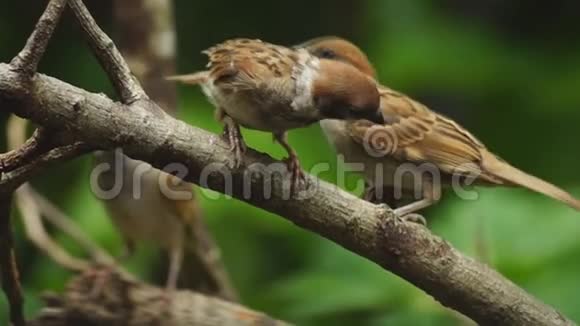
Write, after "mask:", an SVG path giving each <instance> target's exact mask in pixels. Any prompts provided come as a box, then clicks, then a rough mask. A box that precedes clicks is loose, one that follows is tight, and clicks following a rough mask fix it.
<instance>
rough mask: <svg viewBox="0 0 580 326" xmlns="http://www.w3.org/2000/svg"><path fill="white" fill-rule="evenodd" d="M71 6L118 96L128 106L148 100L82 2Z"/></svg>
mask: <svg viewBox="0 0 580 326" xmlns="http://www.w3.org/2000/svg"><path fill="white" fill-rule="evenodd" d="M69 6H70V7H71V9H72V10H73V12H74V14H75V16H76V17H77V22H78V23H79V25H80V26H81V28H82V30H83V31H84V35H85V36H86V37H87V42H88V43H89V45H90V46H91V49H92V50H93V53H94V54H95V56H96V57H97V59H98V60H99V62H100V63H101V66H102V67H103V68H104V69H105V71H106V72H107V74H108V76H109V79H110V80H111V81H112V83H113V86H114V87H115V90H116V91H117V94H119V96H120V97H121V100H122V101H123V102H124V103H126V104H131V103H133V102H135V101H137V100H146V99H148V97H147V94H145V91H143V88H142V87H141V85H140V84H139V81H137V78H135V76H134V75H133V73H132V72H131V70H130V69H129V66H128V65H127V63H126V62H125V60H124V59H123V56H121V53H119V50H117V47H116V46H115V43H113V41H112V40H111V39H110V38H109V37H108V36H107V34H105V33H104V32H103V31H102V30H101V28H100V27H99V25H97V23H96V22H95V19H94V18H93V17H92V16H91V14H90V13H89V11H88V10H87V7H85V5H84V4H83V2H82V0H69Z"/></svg>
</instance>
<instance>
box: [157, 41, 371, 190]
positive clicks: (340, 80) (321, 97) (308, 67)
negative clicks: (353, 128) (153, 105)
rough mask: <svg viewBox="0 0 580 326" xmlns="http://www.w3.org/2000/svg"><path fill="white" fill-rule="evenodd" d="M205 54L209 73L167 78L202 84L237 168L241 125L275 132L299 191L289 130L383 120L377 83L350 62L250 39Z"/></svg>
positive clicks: (242, 146)
mask: <svg viewBox="0 0 580 326" xmlns="http://www.w3.org/2000/svg"><path fill="white" fill-rule="evenodd" d="M203 53H205V54H207V55H208V56H209V63H208V65H207V66H208V68H209V70H207V71H201V72H196V73H193V74H189V75H182V76H173V77H168V80H174V81H179V82H182V83H186V84H199V85H201V87H202V89H203V91H204V93H205V94H206V95H207V97H208V98H209V99H210V101H211V102H212V103H213V104H214V105H215V107H216V117H217V119H218V120H220V121H221V122H223V123H224V125H225V128H224V134H225V135H226V136H227V140H228V141H229V143H230V145H231V149H232V151H233V152H234V153H235V162H236V164H235V165H236V167H237V166H239V163H240V160H241V154H242V153H243V152H244V150H245V148H246V146H245V144H244V142H243V139H242V135H241V133H240V129H239V125H241V126H244V127H246V128H250V129H256V130H262V131H269V132H272V134H273V136H274V139H275V140H277V141H278V142H279V143H280V145H282V146H283V147H284V149H285V150H286V151H287V152H288V155H289V157H288V161H287V164H288V170H289V171H290V172H291V174H292V187H294V185H295V184H296V182H297V181H299V180H302V178H303V177H304V175H303V172H302V170H301V168H300V164H299V161H298V157H297V155H296V152H295V151H294V150H293V149H292V147H290V145H289V144H288V142H287V140H286V131H287V130H289V129H293V128H300V127H304V126H307V125H310V124H312V123H314V122H317V121H319V120H321V119H327V118H333V119H362V118H365V119H369V120H376V119H377V117H378V116H379V113H378V106H379V94H378V92H377V89H376V84H375V82H374V80H373V79H372V78H368V77H367V76H366V75H365V74H363V73H361V72H360V71H358V70H357V69H355V68H354V67H352V66H351V65H349V64H346V63H343V62H339V61H335V60H327V59H319V58H318V57H316V56H313V55H310V54H309V53H308V51H306V50H304V49H296V50H294V49H290V48H287V47H283V46H279V45H274V44H270V43H266V42H262V41H260V40H250V39H232V40H228V41H225V42H223V43H221V44H217V45H215V46H213V47H211V48H209V49H208V50H206V51H203Z"/></svg>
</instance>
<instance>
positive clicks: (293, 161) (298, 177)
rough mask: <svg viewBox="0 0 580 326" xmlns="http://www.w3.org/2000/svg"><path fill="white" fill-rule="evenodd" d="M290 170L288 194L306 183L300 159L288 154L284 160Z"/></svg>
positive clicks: (301, 187) (296, 190)
mask: <svg viewBox="0 0 580 326" xmlns="http://www.w3.org/2000/svg"><path fill="white" fill-rule="evenodd" d="M284 161H285V162H286V166H287V167H288V172H290V178H291V179H290V182H291V183H290V195H294V194H296V193H297V192H298V191H299V190H301V189H303V188H304V185H305V183H306V175H305V174H304V171H302V168H301V167H300V161H299V160H298V157H296V156H290V157H288V158H286V159H285V160H284Z"/></svg>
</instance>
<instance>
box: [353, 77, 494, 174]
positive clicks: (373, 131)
mask: <svg viewBox="0 0 580 326" xmlns="http://www.w3.org/2000/svg"><path fill="white" fill-rule="evenodd" d="M379 93H380V95H381V112H382V114H383V117H384V119H385V124H383V125H378V124H374V123H372V122H370V121H366V120H359V121H355V122H352V123H350V124H349V128H348V130H349V133H350V136H351V137H352V139H353V140H354V141H356V142H358V143H360V144H363V145H365V148H366V149H367V150H373V151H375V152H376V153H381V152H384V154H385V155H389V156H390V157H393V158H395V159H397V160H399V161H401V162H413V163H433V164H434V165H435V166H437V167H438V168H439V169H440V170H441V171H442V172H444V173H446V174H454V173H458V174H461V175H477V176H479V177H480V178H481V179H482V181H483V180H485V181H488V182H492V183H503V182H502V181H501V180H500V179H499V178H497V177H494V176H493V175H491V174H489V173H486V171H484V170H483V169H482V167H481V162H482V158H483V157H482V153H483V152H487V149H486V148H485V146H484V145H483V144H482V143H481V142H480V141H479V140H478V139H477V138H475V137H474V136H473V135H471V134H470V133H469V132H468V131H467V130H465V129H463V128H462V127H461V126H459V125H458V124H457V123H455V122H454V121H453V120H451V119H448V118H446V117H444V116H442V115H440V114H437V113H435V112H433V111H431V110H429V108H427V107H426V106H425V105H423V104H421V103H419V102H417V101H415V100H413V99H411V98H409V97H407V96H405V95H404V94H401V93H399V92H396V91H394V90H391V89H389V88H387V87H384V86H381V87H380V88H379Z"/></svg>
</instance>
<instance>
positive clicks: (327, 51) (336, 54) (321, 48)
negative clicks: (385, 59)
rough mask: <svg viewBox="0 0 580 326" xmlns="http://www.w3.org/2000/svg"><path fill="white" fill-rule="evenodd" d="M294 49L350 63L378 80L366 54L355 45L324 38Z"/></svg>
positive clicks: (328, 37) (343, 40) (337, 38)
mask: <svg viewBox="0 0 580 326" xmlns="http://www.w3.org/2000/svg"><path fill="white" fill-rule="evenodd" d="M294 48H297V49H298V48H301V49H306V50H307V51H308V52H309V53H310V54H312V55H314V56H316V57H318V58H321V59H328V60H335V61H341V62H345V63H348V64H350V65H352V66H354V67H355V68H357V69H358V70H360V71H362V72H363V73H364V74H366V75H368V76H371V77H372V78H376V72H375V69H374V67H373V66H372V65H371V63H370V61H369V59H368V57H367V56H366V54H365V53H364V52H363V51H362V50H361V49H360V48H359V47H357V46H356V45H354V44H353V43H351V42H349V41H347V40H345V39H342V38H339V37H336V36H324V37H318V38H314V39H312V40H309V41H306V42H304V43H302V44H299V45H296V46H295V47H294Z"/></svg>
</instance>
